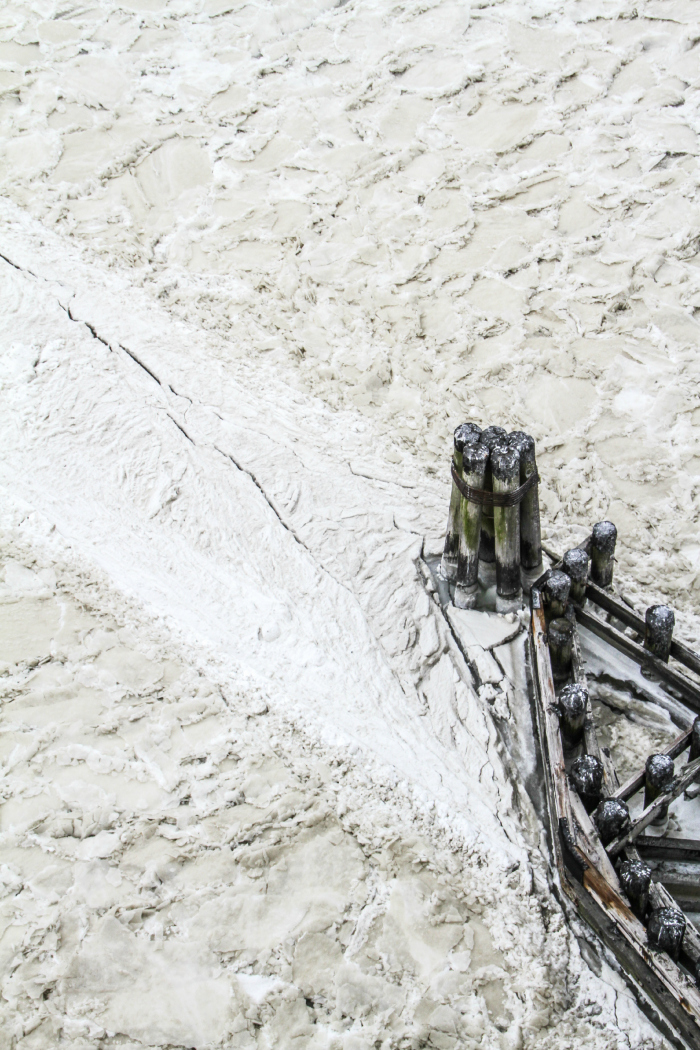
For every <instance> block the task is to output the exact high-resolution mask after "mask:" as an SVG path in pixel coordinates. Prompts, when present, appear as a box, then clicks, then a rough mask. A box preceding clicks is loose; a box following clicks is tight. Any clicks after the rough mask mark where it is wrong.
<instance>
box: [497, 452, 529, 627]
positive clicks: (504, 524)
mask: <svg viewBox="0 0 700 1050" xmlns="http://www.w3.org/2000/svg"><path fill="white" fill-rule="evenodd" d="M491 477H492V484H493V493H494V496H495V495H497V494H498V495H500V494H506V493H508V492H514V491H515V489H517V488H518V487H519V485H520V454H519V452H518V449H517V448H514V447H513V446H512V445H496V446H495V447H494V448H492V449H491ZM493 527H494V539H495V551H496V608H497V609H499V611H501V612H507V611H508V609H509V608H510V607H511V605H512V604H513V602H515V601H518V600H519V599H520V597H521V595H522V593H523V588H522V583H521V580H520V507H519V506H518V504H517V503H516V504H514V505H513V506H512V507H498V506H495V507H494V508H493Z"/></svg>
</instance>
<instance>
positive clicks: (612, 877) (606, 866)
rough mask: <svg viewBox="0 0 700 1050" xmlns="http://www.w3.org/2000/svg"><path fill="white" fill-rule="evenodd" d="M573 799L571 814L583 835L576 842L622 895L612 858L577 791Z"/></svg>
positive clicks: (573, 793)
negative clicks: (606, 850)
mask: <svg viewBox="0 0 700 1050" xmlns="http://www.w3.org/2000/svg"><path fill="white" fill-rule="evenodd" d="M569 795H570V798H571V812H572V813H573V816H574V821H575V822H576V824H577V825H578V828H579V829H580V831H581V835H580V836H579V834H577V835H576V842H577V844H578V845H579V846H580V847H581V849H582V850H583V851H584V853H585V854H586V856H587V857H588V859H589V860H590V861H591V863H592V864H594V865H595V867H596V868H597V869H598V871H599V872H600V873H601V874H602V875H603V877H604V879H605V881H606V882H607V883H608V885H609V886H611V887H612V889H614V890H615V892H616V893H617V894H620V895H622V890H621V889H620V881H619V879H618V877H617V872H616V871H615V869H614V868H613V866H612V864H611V862H610V858H609V857H608V855H607V853H606V852H605V849H604V847H603V844H602V842H601V841H600V838H599V837H598V831H597V830H596V827H595V824H594V823H593V821H592V820H591V818H590V817H589V815H588V813H586V808H585V806H584V805H583V802H582V801H581V799H580V798H579V797H578V795H577V794H576V792H575V791H570V792H569Z"/></svg>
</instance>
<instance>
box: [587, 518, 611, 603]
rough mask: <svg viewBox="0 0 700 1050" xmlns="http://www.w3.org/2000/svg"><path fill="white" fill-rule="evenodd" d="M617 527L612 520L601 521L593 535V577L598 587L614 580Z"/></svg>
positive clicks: (606, 585)
mask: <svg viewBox="0 0 700 1050" xmlns="http://www.w3.org/2000/svg"><path fill="white" fill-rule="evenodd" d="M616 543H617V529H616V528H615V526H614V525H613V523H612V522H611V521H599V522H598V524H597V525H594V526H593V533H592V536H591V579H592V580H593V582H594V583H595V584H597V586H598V587H609V586H610V585H611V583H612V581H613V566H614V563H615V544H616Z"/></svg>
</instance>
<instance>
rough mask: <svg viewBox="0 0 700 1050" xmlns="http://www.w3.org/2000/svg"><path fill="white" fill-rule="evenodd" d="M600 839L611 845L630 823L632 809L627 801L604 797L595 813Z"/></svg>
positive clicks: (594, 818) (594, 820)
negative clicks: (630, 809)
mask: <svg viewBox="0 0 700 1050" xmlns="http://www.w3.org/2000/svg"><path fill="white" fill-rule="evenodd" d="M592 816H593V823H594V824H595V826H596V828H597V830H598V834H599V835H600V841H601V842H602V843H603V845H604V846H607V845H609V844H610V843H611V842H612V841H613V839H616V838H617V836H618V835H622V834H623V833H624V832H625V831H627V829H628V828H629V825H630V811H629V808H628V806H627V803H626V802H623V801H622V800H621V799H618V798H604V799H603V801H602V802H601V803H600V804H599V805H598V806H597V807H596V809H595V810H594V812H593V814H592Z"/></svg>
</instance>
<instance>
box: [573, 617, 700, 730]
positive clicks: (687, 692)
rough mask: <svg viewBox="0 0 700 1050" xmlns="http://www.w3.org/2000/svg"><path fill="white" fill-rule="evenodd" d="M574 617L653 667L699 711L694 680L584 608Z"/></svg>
mask: <svg viewBox="0 0 700 1050" xmlns="http://www.w3.org/2000/svg"><path fill="white" fill-rule="evenodd" d="M576 619H577V620H578V622H579V623H580V624H582V626H583V627H587V628H588V630H589V631H592V632H593V633H594V634H597V635H598V637H599V638H602V639H603V640H604V641H606V642H609V643H610V645H613V646H614V647H615V648H616V649H619V651H620V652H622V653H624V654H625V656H629V657H630V658H631V659H632V660H634V661H635V663H638V664H640V665H644V664H647V665H649V666H650V667H653V669H654V671H655V672H656V673H657V675H658V676H659V678H661V679H662V680H663V681H664V682H666V683H667V685H670V686H672V687H673V688H674V689H675V690H677V692H679V693H680V694H681V696H682V697H683V699H684V700H685V702H686V703H687V705H688V707H690V708H691V709H692V710H693V711H695V712H696V714H697V713H700V688H699V687H698V686H697V685H696V684H695V683H694V682H691V680H690V679H689V678H686V676H685V675H684V674H682V673H681V672H680V671H676V670H675V668H673V667H669V665H668V664H665V663H664V662H663V660H658V659H657V658H656V657H655V656H652V655H651V653H649V652H647V650H646V649H645V648H644V647H643V646H641V645H639V644H638V643H637V642H635V641H633V640H632V639H631V638H628V636H627V635H626V634H623V633H622V631H618V630H617V628H615V627H612V626H611V625H610V624H609V623H603V621H602V620H599V619H598V617H597V616H593V614H592V613H589V612H586V610H585V609H577V610H576Z"/></svg>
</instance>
